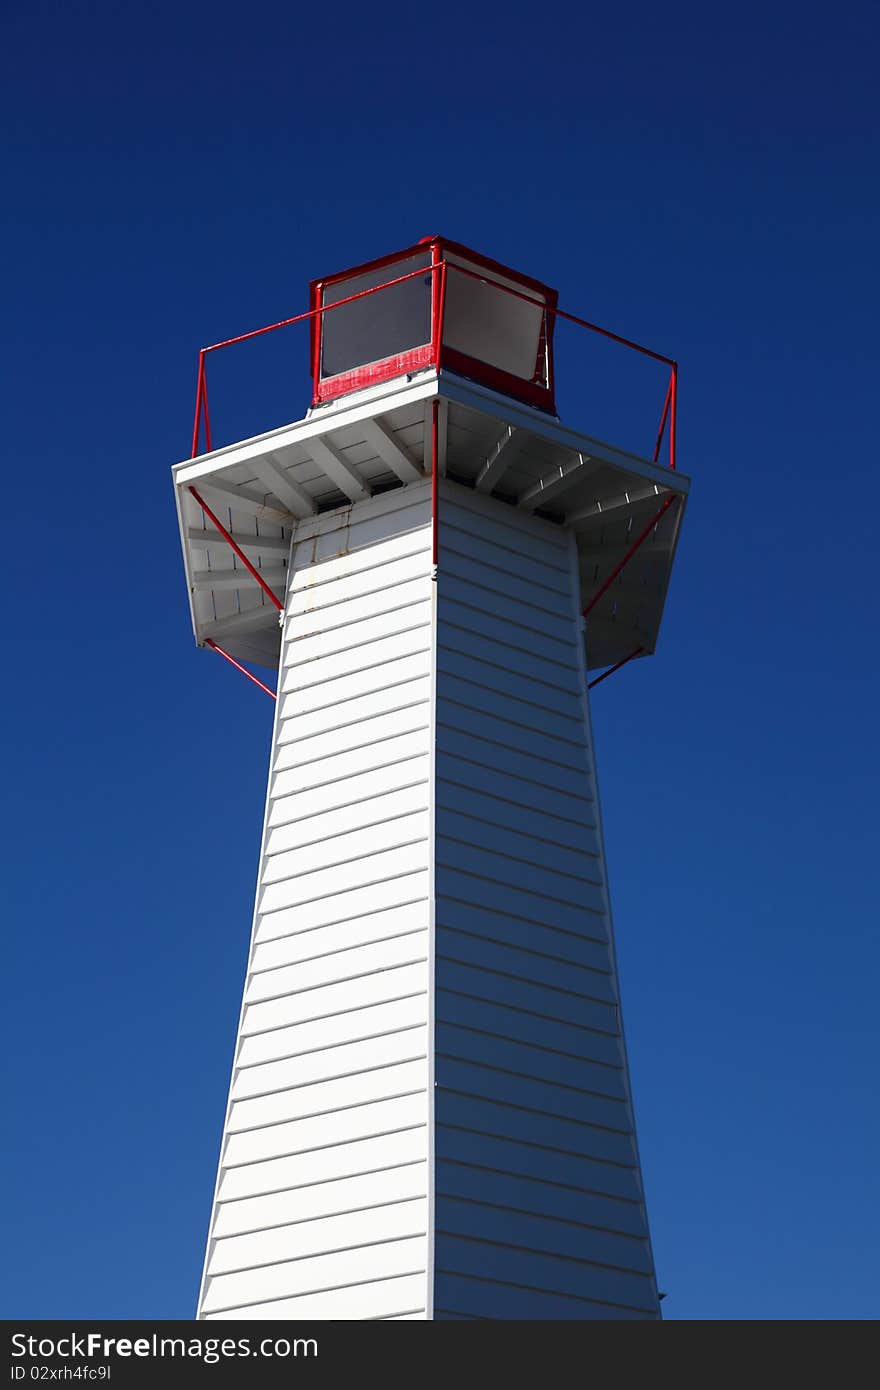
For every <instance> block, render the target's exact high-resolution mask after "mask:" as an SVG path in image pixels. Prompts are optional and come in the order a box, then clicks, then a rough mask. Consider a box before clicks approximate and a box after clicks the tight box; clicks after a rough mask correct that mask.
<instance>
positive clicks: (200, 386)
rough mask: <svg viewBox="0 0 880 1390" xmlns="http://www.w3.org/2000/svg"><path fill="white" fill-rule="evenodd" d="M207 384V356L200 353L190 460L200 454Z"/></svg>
mask: <svg viewBox="0 0 880 1390" xmlns="http://www.w3.org/2000/svg"><path fill="white" fill-rule="evenodd" d="M204 384H205V354H204V351H202V352H200V353H199V375H198V381H197V383H196V414H195V419H194V420H193V437H192V453H191V454H190V458H195V457H196V454H197V453H198V452H199V425H200V424H201V420H202V394H203V391H204Z"/></svg>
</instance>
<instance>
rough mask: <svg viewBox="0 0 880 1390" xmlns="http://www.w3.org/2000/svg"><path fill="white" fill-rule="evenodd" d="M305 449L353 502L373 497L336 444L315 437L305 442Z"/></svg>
mask: <svg viewBox="0 0 880 1390" xmlns="http://www.w3.org/2000/svg"><path fill="white" fill-rule="evenodd" d="M303 448H304V449H308V451H309V453H310V454H311V456H312V458H313V460H314V461H315V463H316V464H317V465H318V467H319V468H320V469H322V470H323V472H324V473H325V474H326V475H327V477H328V478H329V479H330V481H331V482H333V483H335V484H336V486H337V487H338V488H339V489H340V490H341V491H342V492H344V493H345V495H346V497H348V498H350V499H351V501H352V502H362V501H363V500H364V499H365V498H366V497H369V496H371V493H370V489H369V487H368V486H367V484H366V483H365V482H364V480H363V478H362V477H361V476H360V474H359V473H358V472H357V469H355V468H353V467H352V465H351V464H350V463H349V461H348V459H347V458H346V457H345V455H344V454H343V453H342V451H341V450H340V449H337V448H336V445H335V444H330V443H328V441H327V440H326V439H318V438H317V437H315V438H312V439H309V440H308V441H307V442H305V443H304V444H303Z"/></svg>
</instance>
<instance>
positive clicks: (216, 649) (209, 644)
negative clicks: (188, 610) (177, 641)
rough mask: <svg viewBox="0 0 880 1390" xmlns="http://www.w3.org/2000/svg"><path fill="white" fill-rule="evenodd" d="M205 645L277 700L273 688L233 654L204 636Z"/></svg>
mask: <svg viewBox="0 0 880 1390" xmlns="http://www.w3.org/2000/svg"><path fill="white" fill-rule="evenodd" d="M205 646H206V647H210V648H211V651H212V652H216V653H217V655H218V656H222V657H223V659H224V660H225V661H228V662H229V664H230V666H234V667H235V669H236V671H240V672H241V674H242V675H243V676H247V678H248V680H249V681H253V683H254V685H258V686H259V687H260V689H261V690H265V692H266V694H267V695H268V696H269V697H270V699H272V700H277V698H278V696H277V695H276V694H275V691H274V690H270V689H269V687H268V685H264V684H263V682H262V681H261V680H258V679H257V677H256V676H255V675H253V674H252V673H251V672H250V671H249V670H248V669H247V667H246V666H242V664H241V662H240V661H236V659H235V657H234V656H230V655H229V652H226V651H224V650H223V648H222V647H218V645H217V643H216V642H212V640H211V638H210V637H206V638H205Z"/></svg>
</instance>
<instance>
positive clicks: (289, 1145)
mask: <svg viewBox="0 0 880 1390" xmlns="http://www.w3.org/2000/svg"><path fill="white" fill-rule="evenodd" d="M424 1124H427V1110H426V1105H425V1097H424V1095H419V1094H417V1093H415V1092H412V1093H410V1094H408V1095H405V1096H392V1097H389V1098H387V1099H382V1100H377V1101H374V1102H372V1103H371V1104H369V1105H353V1106H351V1107H350V1108H349V1109H347V1110H341V1111H331V1112H330V1113H329V1114H325V1115H310V1116H307V1117H306V1118H304V1119H301V1120H292V1121H290V1122H288V1123H287V1124H277V1125H268V1126H266V1127H265V1128H262V1129H251V1130H243V1131H242V1132H241V1133H239V1134H231V1135H230V1136H229V1138H228V1142H227V1144H226V1149H225V1151H224V1154H223V1162H224V1166H225V1167H235V1166H236V1165H237V1164H239V1163H257V1162H260V1161H262V1160H263V1159H266V1158H283V1157H284V1156H285V1155H287V1154H297V1153H305V1152H306V1151H307V1150H309V1149H321V1148H329V1147H330V1146H331V1145H335V1144H350V1143H352V1142H353V1141H354V1140H356V1139H371V1138H373V1137H374V1136H376V1135H380V1134H391V1133H393V1132H394V1131H395V1130H403V1129H411V1128H413V1127H414V1126H416V1125H424Z"/></svg>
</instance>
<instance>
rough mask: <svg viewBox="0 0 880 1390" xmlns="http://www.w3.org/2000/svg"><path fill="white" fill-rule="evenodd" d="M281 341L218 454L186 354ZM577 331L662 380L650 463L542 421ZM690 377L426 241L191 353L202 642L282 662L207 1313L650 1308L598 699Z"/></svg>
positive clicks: (364, 1314) (644, 630) (663, 512)
mask: <svg viewBox="0 0 880 1390" xmlns="http://www.w3.org/2000/svg"><path fill="white" fill-rule="evenodd" d="M297 322H302V323H303V324H307V325H308V329H309V333H310V343H309V348H308V350H309V353H310V364H311V373H312V391H313V396H312V402H311V406H310V408H309V409H308V411H307V413H306V414H305V417H304V418H303V419H301V420H299V421H298V422H297V423H295V424H289V425H285V426H283V427H282V428H280V429H273V430H270V431H269V432H267V433H264V434H259V435H257V436H256V437H253V438H249V439H244V440H241V441H239V442H236V443H231V444H229V443H224V444H223V445H222V446H220V447H215V446H214V443H213V441H212V439H211V433H210V421H209V417H208V397H207V364H208V362H209V359H210V354H211V353H212V352H213V351H215V350H216V349H219V348H225V347H228V346H231V345H232V344H233V343H244V342H246V341H247V340H248V339H250V338H252V337H256V336H259V335H260V334H262V333H267V332H270V331H272V330H274V329H282V328H286V327H287V326H288V325H290V324H295V323H297ZM563 324H565V325H571V324H575V325H579V326H580V328H581V331H582V332H594V333H599V334H601V335H602V338H603V339H604V340H607V339H609V338H610V339H613V340H614V341H615V342H616V343H617V344H618V345H622V346H623V347H624V348H626V349H628V350H630V351H632V352H634V353H641V354H642V355H644V356H647V357H648V358H651V359H653V360H654V361H655V363H656V364H657V368H658V371H659V372H662V374H663V376H662V384H661V383H659V382H658V384H659V385H660V393H659V396H658V401H657V406H658V410H657V415H658V417H659V432H658V433H656V434H655V433H653V432H652V437H651V440H650V443H649V445H648V449H647V452H646V454H645V456H640V455H637V454H633V453H628V452H625V451H624V450H622V449H620V448H617V447H615V446H613V445H610V444H607V443H601V442H600V441H598V440H597V439H595V438H592V437H591V436H590V435H589V434H588V433H584V432H582V431H581V430H580V429H578V428H573V427H571V426H570V425H568V424H563V423H562V421H561V420H560V417H559V415H558V414H557V407H556V400H555V388H554V382H555V375H554V349H555V346H556V340H557V339H558V337H559V329H560V327H561V326H562V325H563ZM303 352H304V353H305V352H306V342H305V340H304V341H303ZM676 386H677V370H676V366H675V363H674V362H673V361H672V360H671V359H669V358H665V357H663V356H662V355H661V354H658V353H655V352H653V351H651V350H649V349H646V348H643V347H641V346H640V345H638V344H636V343H633V342H631V341H629V340H626V339H622V338H620V337H618V336H616V335H614V334H610V333H608V332H607V331H605V330H600V329H598V328H597V327H596V325H593V324H590V323H587V322H586V321H584V320H581V319H578V318H576V317H575V316H573V315H571V314H569V313H567V312H566V311H564V310H563V309H561V308H560V307H559V304H558V302H557V295H556V293H555V292H554V291H553V290H551V289H550V288H549V287H548V286H547V285H545V284H543V283H541V282H540V281H538V280H535V279H532V278H530V277H529V276H526V275H523V274H520V273H518V272H517V271H515V270H512V269H510V268H508V267H506V266H503V265H500V264H498V263H497V262H495V261H493V260H490V259H488V258H487V257H485V256H483V255H480V254H478V253H477V252H475V251H472V250H469V249H468V248H466V247H464V246H461V245H458V244H457V243H454V242H451V241H448V240H446V239H445V238H442V237H430V238H426V239H425V240H424V241H421V242H419V243H417V244H416V245H414V246H410V247H408V248H406V249H405V250H403V251H400V252H398V253H396V254H394V255H390V256H386V257H383V258H382V259H380V260H377V261H373V262H370V263H368V264H365V265H360V266H357V267H355V268H353V269H350V270H347V271H344V272H341V273H339V274H335V275H331V276H328V277H327V278H325V279H322V280H317V281H315V282H313V284H312V286H311V305H310V308H309V310H307V311H306V312H305V313H303V314H301V315H297V316H296V317H295V318H294V319H291V320H285V321H283V322H282V323H280V324H273V325H270V327H269V328H267V329H261V330H257V331H256V332H255V333H252V334H244V335H242V336H241V337H239V338H236V339H232V340H229V342H228V343H221V344H216V345H214V346H213V347H212V348H209V349H206V350H204V351H203V352H202V354H201V355H200V359H199V376H198V391H197V402H196V422H195V428H194V433H193V446H192V455H193V456H192V458H191V459H189V460H187V461H186V462H184V463H180V464H178V465H177V466H176V467H175V468H174V486H175V492H176V497H177V506H178V515H179V520H180V531H181V538H182V543H183V554H184V563H185V568H186V581H187V589H188V594H189V599H190V606H191V612H192V623H193V631H194V635H195V639H196V642H197V644H198V645H199V646H201V647H207V648H209V649H212V650H213V651H214V652H216V653H219V654H220V655H221V656H223V657H225V658H226V659H227V660H228V661H230V662H232V663H233V664H234V665H236V666H238V667H239V669H241V670H242V671H244V673H245V674H247V675H250V677H251V679H254V680H256V681H257V684H259V685H261V686H262V688H263V689H264V690H265V691H266V693H267V694H269V695H272V696H273V697H274V696H275V695H276V691H275V688H274V687H275V684H276V682H275V679H274V678H271V677H270V676H269V675H268V674H267V672H265V671H264V672H263V673H262V674H263V678H262V679H261V678H260V677H257V676H255V675H254V673H252V672H249V671H248V669H247V664H248V663H256V664H257V665H258V666H261V667H268V668H271V669H273V670H275V671H277V698H276V702H275V721H274V730H273V735H272V748H271V766H270V771H269V785H268V794H267V801H266V813H265V821H264V830H263V842H262V851H261V858H260V866H259V879H258V887H257V899H256V905H255V910H254V917H253V929H252V937H251V945H250V951H249V956H248V962H247V973H246V979H245V987H244V999H243V1004H242V1010H241V1016H240V1021H239V1025H238V1035H237V1040H236V1044H235V1056H234V1064H233V1072H232V1080H231V1085H230V1093H229V1104H228V1109H227V1112H226V1118H225V1122H224V1127H223V1139H222V1148H221V1153H220V1162H219V1171H218V1176H217V1185H216V1191H215V1196H214V1203H213V1207H212V1211H211V1217H210V1229H209V1234H208V1248H207V1255H206V1260H205V1271H204V1278H203V1281H202V1287H201V1291H200V1294H199V1301H198V1316H199V1317H200V1318H204V1319H226V1318H257V1319H259V1318H266V1319H278V1318H284V1319H286V1318H290V1319H309V1318H319V1319H362V1318H369V1319H374V1318H382V1319H395V1318H399V1319H404V1318H407V1319H445V1318H467V1317H482V1318H485V1317H488V1318H507V1319H539V1318H540V1319H543V1318H547V1319H557V1318H566V1319H609V1318H612V1319H619V1318H623V1319H627V1318H628V1319H652V1318H657V1317H659V1302H658V1294H657V1286H656V1279H655V1272H654V1265H653V1258H652V1253H651V1245H650V1239H649V1234H648V1224H647V1218H646V1213H645V1205H644V1196H643V1190H642V1180H641V1172H640V1166H639V1156H638V1149H637V1145H636V1138H635V1128H634V1123H633V1114H632V1104H631V1097H630V1085H629V1076H628V1071H627V1062H626V1052H625V1048H624V1038H623V1031H622V1024H621V1017H620V1008H619V995H618V980H617V971H616V965H615V956H614V943H613V935H612V924H611V913H610V907H609V898H608V884H607V875H606V867H605V853H604V847H603V841H602V825H601V816H600V810H599V800H598V792H597V786H596V776H595V768H594V757H593V740H592V734H591V728H590V709H589V699H590V697H589V693H588V691H589V687H590V685H594V684H595V683H596V682H597V680H601V679H604V677H605V676H606V675H608V674H610V673H611V671H613V670H617V669H618V668H619V667H621V666H622V665H624V664H625V663H627V662H629V661H634V660H641V659H642V658H643V657H645V656H648V655H650V654H651V653H652V652H653V651H654V648H655V645H656V642H657V637H658V630H659V626H660V619H661V615H662V610H663V606H664V602H665V597H666V590H667V586H668V583H669V578H670V572H671V567H672V562H673V557H674V553H675V547H676V542H677V539H678V533H679V528H680V525H681V520H682V515H683V511H684V506H685V500H686V494H687V480H686V479H685V478H684V477H683V476H682V475H681V474H680V473H679V472H678V471H676V468H675V462H676V459H675V426H676V405H677V400H676ZM663 389H665V398H664V397H663V394H662V392H663ZM588 394H589V392H586V391H585V392H584V395H585V396H586V395H588ZM563 404H564V403H563ZM581 423H583V424H584V425H585V426H586V427H589V426H590V423H591V422H590V419H589V418H587V419H586V420H584V421H582V422H581ZM203 427H204V436H203V433H202V430H203ZM203 438H204V443H203V442H202V441H203ZM655 438H656V445H655ZM200 450H203V451H201V452H200ZM591 673H593V674H591ZM610 689H611V687H609V690H610ZM254 698H255V699H257V698H262V697H258V696H257V695H256V694H255V696H254ZM242 909H243V910H244V904H242Z"/></svg>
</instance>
